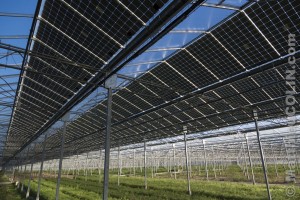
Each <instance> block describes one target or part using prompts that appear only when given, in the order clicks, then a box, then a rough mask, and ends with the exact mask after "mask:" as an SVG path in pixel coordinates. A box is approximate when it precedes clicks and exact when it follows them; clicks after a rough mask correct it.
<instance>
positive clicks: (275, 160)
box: [271, 144, 278, 177]
mask: <svg viewBox="0 0 300 200" xmlns="http://www.w3.org/2000/svg"><path fill="white" fill-rule="evenodd" d="M271 151H272V155H273V159H274V162H275V172H276V177H278V170H277V157H276V156H275V154H274V149H273V145H272V144H271Z"/></svg>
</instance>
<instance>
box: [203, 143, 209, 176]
mask: <svg viewBox="0 0 300 200" xmlns="http://www.w3.org/2000/svg"><path fill="white" fill-rule="evenodd" d="M202 143H203V150H204V161H205V172H206V180H208V169H207V160H206V149H205V140H202Z"/></svg>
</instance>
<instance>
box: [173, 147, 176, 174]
mask: <svg viewBox="0 0 300 200" xmlns="http://www.w3.org/2000/svg"><path fill="white" fill-rule="evenodd" d="M173 165H174V166H173V168H174V178H175V179H176V162H175V144H173Z"/></svg>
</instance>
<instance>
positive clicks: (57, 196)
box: [55, 113, 69, 200]
mask: <svg viewBox="0 0 300 200" xmlns="http://www.w3.org/2000/svg"><path fill="white" fill-rule="evenodd" d="M62 120H63V121H64V125H63V132H62V135H61V146H60V158H59V166H58V175H57V183H56V195H55V199H56V200H58V199H59V187H60V179H61V169H62V161H63V156H64V145H65V135H66V129H67V121H68V120H69V113H67V114H66V115H65V116H64V117H63V119H62Z"/></svg>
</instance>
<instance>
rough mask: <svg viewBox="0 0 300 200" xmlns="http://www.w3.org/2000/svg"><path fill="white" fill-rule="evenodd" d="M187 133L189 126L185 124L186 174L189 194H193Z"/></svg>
mask: <svg viewBox="0 0 300 200" xmlns="http://www.w3.org/2000/svg"><path fill="white" fill-rule="evenodd" d="M186 133H187V127H186V126H184V127H183V134H184V146H185V166H186V176H187V182H188V193H189V195H192V191H191V183H190V172H189V157H188V147H187V141H186Z"/></svg>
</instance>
